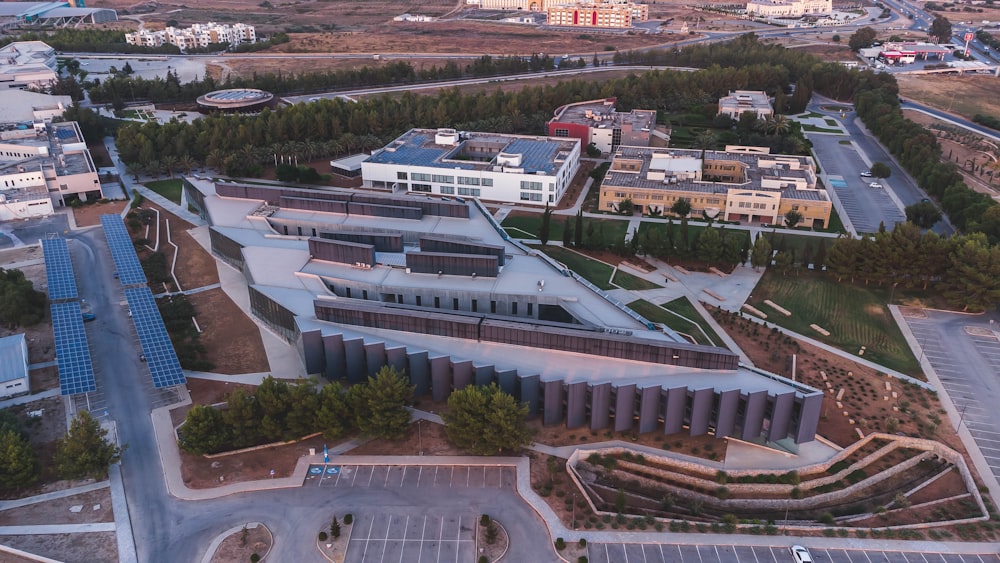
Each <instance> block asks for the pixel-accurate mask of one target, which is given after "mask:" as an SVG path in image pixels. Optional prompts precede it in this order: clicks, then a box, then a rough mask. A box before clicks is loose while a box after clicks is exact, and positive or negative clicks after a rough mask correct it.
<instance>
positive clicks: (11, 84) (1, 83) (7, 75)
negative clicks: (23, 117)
mask: <svg viewBox="0 0 1000 563" xmlns="http://www.w3.org/2000/svg"><path fill="white" fill-rule="evenodd" d="M56 78H57V76H56V50H55V49H53V48H52V47H50V46H48V45H47V44H45V43H42V42H41V41H17V42H15V43H11V44H9V45H6V46H4V47H2V48H0V88H33V89H38V90H41V89H44V88H48V87H49V86H52V85H53V84H55V82H56Z"/></svg>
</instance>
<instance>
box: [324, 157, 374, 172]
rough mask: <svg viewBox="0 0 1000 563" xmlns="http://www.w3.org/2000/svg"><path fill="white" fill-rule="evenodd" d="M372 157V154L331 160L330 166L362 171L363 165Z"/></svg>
mask: <svg viewBox="0 0 1000 563" xmlns="http://www.w3.org/2000/svg"><path fill="white" fill-rule="evenodd" d="M370 156H371V155H370V154H366V153H358V154H352V155H351V156H345V157H344V158H338V159H337V160H331V161H330V166H333V167H336V168H343V169H345V170H359V169H361V163H362V162H364V161H366V160H368V157H370Z"/></svg>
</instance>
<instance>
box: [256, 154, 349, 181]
mask: <svg viewBox="0 0 1000 563" xmlns="http://www.w3.org/2000/svg"><path fill="white" fill-rule="evenodd" d="M337 158H341V157H337ZM330 160H331V159H329V158H320V159H316V160H313V161H310V162H302V163H300V164H301V165H302V166H309V167H311V168H315V169H316V172H319V173H320V174H329V175H330V181H329V182H325V183H324V185H327V186H333V187H336V188H360V187H361V177H360V176H359V177H356V178H347V177H345V176H341V175H340V174H334V173H333V168H332V167H331V166H330ZM261 178H263V179H265V180H276V179H277V177H276V170H275V169H274V168H265V169H264V174H263V175H262V176H261Z"/></svg>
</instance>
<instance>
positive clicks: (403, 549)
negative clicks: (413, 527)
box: [399, 516, 423, 563]
mask: <svg viewBox="0 0 1000 563" xmlns="http://www.w3.org/2000/svg"><path fill="white" fill-rule="evenodd" d="M409 529H410V517H409V516H407V517H406V524H403V546H402V547H401V548H400V550H399V563H403V554H404V553H406V532H407V531H409ZM421 539H423V538H421Z"/></svg>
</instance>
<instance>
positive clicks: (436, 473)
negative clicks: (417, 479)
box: [432, 465, 441, 487]
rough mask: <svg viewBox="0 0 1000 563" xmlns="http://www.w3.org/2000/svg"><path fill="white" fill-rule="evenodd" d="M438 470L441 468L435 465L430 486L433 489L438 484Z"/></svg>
mask: <svg viewBox="0 0 1000 563" xmlns="http://www.w3.org/2000/svg"><path fill="white" fill-rule="evenodd" d="M438 469H441V466H439V465H435V466H434V483H433V485H432V486H434V487H436V486H437V484H438Z"/></svg>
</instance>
